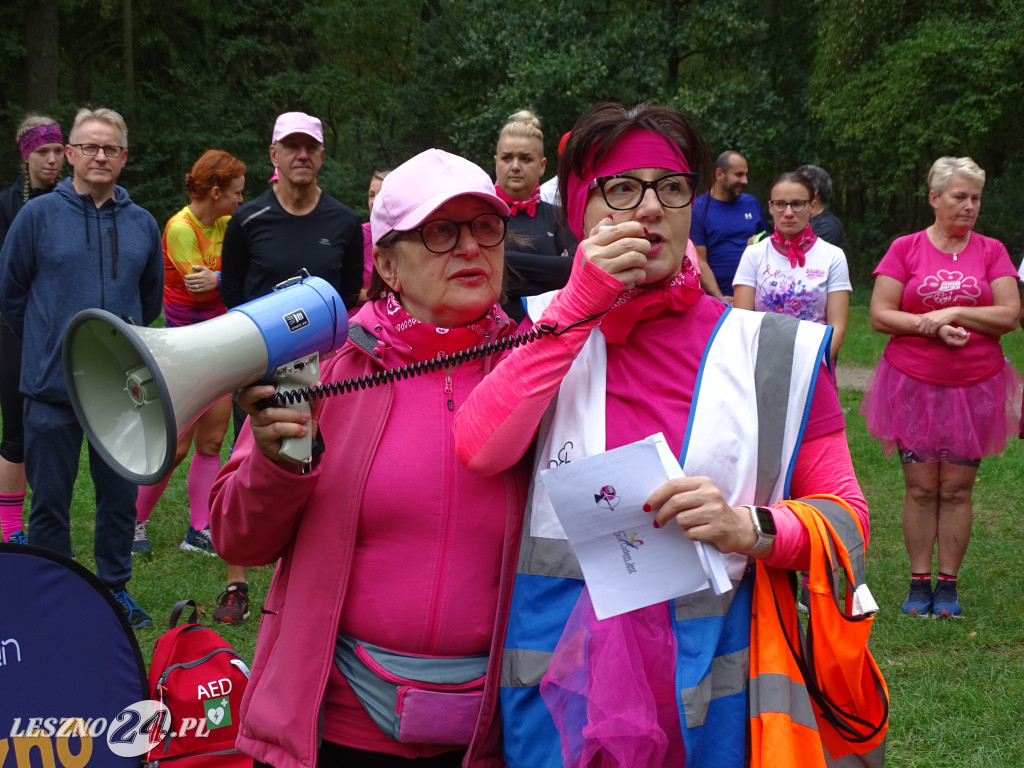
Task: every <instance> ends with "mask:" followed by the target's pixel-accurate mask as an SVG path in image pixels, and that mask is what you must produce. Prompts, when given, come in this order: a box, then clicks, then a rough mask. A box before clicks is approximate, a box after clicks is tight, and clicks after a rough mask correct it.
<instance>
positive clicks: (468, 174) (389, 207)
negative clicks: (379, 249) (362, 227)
mask: <svg viewBox="0 0 1024 768" xmlns="http://www.w3.org/2000/svg"><path fill="white" fill-rule="evenodd" d="M462 195H472V196H473V197H478V198H480V199H481V200H484V201H486V202H488V203H490V204H491V206H492V207H493V208H494V210H495V212H496V213H500V214H501V215H502V216H508V215H509V209H508V206H507V205H505V203H503V202H502V201H501V198H499V197H498V196H497V195H496V194H495V193H494V182H492V181H491V177H490V176H488V175H487V172H486V171H485V170H484V169H483V168H481V167H480V166H479V165H477V164H476V163H471V162H470V161H469V160H466V159H465V158H464V157H459V156H458V155H453V154H451V153H450V152H445V151H444V150H441V149H428V150H426V151H424V152H420V153H419V154H418V155H416V156H415V157H413V158H412V159H410V160H406V161H405V162H404V163H402V164H401V165H400V166H398V167H397V168H395V170H393V171H392V172H391V173H389V174H388V175H387V177H386V178H385V179H384V181H383V183H382V184H381V187H380V192H378V193H377V197H376V199H374V201H373V210H372V211H371V212H370V235H371V240H372V241H373V244H374V245H376V244H377V241H378V240H380V239H381V238H382V237H384V235H386V234H387V233H388V232H393V231H394V230H398V231H400V232H406V231H408V230H410V229H415V228H416V227H418V226H419V225H420V224H422V223H423V222H424V221H425V220H426V218H427V217H428V216H429V215H430V214H432V213H433V212H434V211H436V210H437V209H438V208H440V207H441V206H442V205H444V204H445V203H447V202H448V201H449V200H451V199H453V198H456V197H460V196H462Z"/></svg>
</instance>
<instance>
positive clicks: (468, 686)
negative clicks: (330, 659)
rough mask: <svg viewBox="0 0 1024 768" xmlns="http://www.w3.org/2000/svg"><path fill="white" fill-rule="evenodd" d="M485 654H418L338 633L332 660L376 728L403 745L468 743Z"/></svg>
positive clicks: (478, 703) (476, 714)
mask: <svg viewBox="0 0 1024 768" xmlns="http://www.w3.org/2000/svg"><path fill="white" fill-rule="evenodd" d="M487 661H488V655H487V654H480V655H477V656H418V655H413V654H408V653H399V652H398V651H392V650H389V649H387V648H382V647H380V646H379V645H373V644H372V643H365V642H363V641H361V640H356V639H355V638H353V637H349V636H348V635H343V634H340V633H339V634H338V642H337V644H336V646H335V650H334V662H335V664H337V665H338V669H340V670H341V672H342V674H343V675H345V679H346V680H348V684H349V685H350V686H351V687H352V690H353V692H354V693H355V695H356V698H358V699H359V703H360V704H362V705H363V708H364V709H365V710H366V711H367V713H368V714H369V715H370V717H371V718H373V721H374V722H375V723H376V724H377V725H378V727H379V728H380V729H381V730H382V731H383V732H384V733H386V734H387V735H388V736H390V737H391V738H392V739H395V740H397V741H401V742H403V743H406V744H455V745H465V744H469V742H470V740H471V739H472V737H473V731H474V729H475V727H476V722H477V719H478V717H479V715H480V706H481V704H482V702H483V688H484V679H485V678H486V676H487Z"/></svg>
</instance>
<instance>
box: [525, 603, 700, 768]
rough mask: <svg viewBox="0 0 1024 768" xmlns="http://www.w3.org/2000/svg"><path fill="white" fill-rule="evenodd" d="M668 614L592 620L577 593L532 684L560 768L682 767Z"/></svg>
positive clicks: (662, 610) (658, 609)
mask: <svg viewBox="0 0 1024 768" xmlns="http://www.w3.org/2000/svg"><path fill="white" fill-rule="evenodd" d="M675 668H676V641H675V635H674V634H673V632H672V624H671V619H670V617H669V607H668V605H667V604H666V603H658V604H657V605H652V606H649V607H647V608H641V609H639V610H636V611H630V612H629V613H625V614H622V615H620V616H612V617H611V618H607V619H604V620H598V618H597V616H595V615H594V607H593V604H592V603H591V602H590V592H589V591H588V590H587V589H586V588H585V587H584V589H583V593H582V594H581V595H580V598H579V600H578V601H577V603H576V607H575V609H574V610H573V612H572V615H571V616H570V618H569V621H568V623H567V624H566V627H565V630H564V631H563V632H562V637H561V639H560V640H559V641H558V645H557V646H556V647H555V652H554V654H553V656H552V658H551V663H550V665H549V666H548V671H547V673H546V674H545V675H544V677H543V678H542V679H541V682H540V695H541V698H542V699H543V700H544V703H545V704H546V705H547V707H548V710H549V711H550V712H551V717H552V719H553V720H554V723H555V727H556V728H558V731H559V735H560V736H561V742H562V761H563V765H564V766H565V767H566V768H594V766H600V768H637V767H638V766H658V765H679V766H681V765H683V763H685V762H686V748H685V747H684V746H683V733H682V728H681V726H680V724H679V710H678V708H677V704H676V695H675V685H674V681H675Z"/></svg>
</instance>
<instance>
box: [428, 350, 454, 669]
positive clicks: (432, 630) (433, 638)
mask: <svg viewBox="0 0 1024 768" xmlns="http://www.w3.org/2000/svg"><path fill="white" fill-rule="evenodd" d="M444 396H445V400H446V405H447V413H444V414H443V415H442V420H443V422H444V424H445V429H444V430H443V431H442V433H441V434H442V435H444V436H445V437H444V438H443V444H442V445H443V449H444V462H443V463H442V470H441V472H442V474H443V479H444V493H443V494H442V496H441V504H442V520H443V523H442V525H441V539H440V543H439V547H438V567H437V570H436V571H435V573H434V596H433V598H432V600H431V605H430V614H429V616H430V617H431V618H430V620H429V624H428V625H427V638H426V644H425V646H424V647H426V648H428V649H430V651H433V650H434V644H435V643H436V642H437V625H438V622H437V620H436V618H434V617H436V615H437V606H438V603H440V602H441V599H442V595H441V591H442V587H443V585H444V583H445V575H446V574H447V573H448V545H449V539H450V538H451V533H450V531H449V524H450V521H449V519H448V515H446V514H444V512H443V510H446V509H448V507H449V506H450V505H451V493H452V477H451V471H450V470H449V469H447V467H449V466H450V463H451V461H452V460H454V458H455V457H454V456H450V455H449V453H448V445H449V440H448V439H447V435H448V434H449V433H450V432H451V430H452V415H453V413H454V411H455V386H454V382H453V381H452V369H450V368H449V369H448V370H446V371H445V372H444Z"/></svg>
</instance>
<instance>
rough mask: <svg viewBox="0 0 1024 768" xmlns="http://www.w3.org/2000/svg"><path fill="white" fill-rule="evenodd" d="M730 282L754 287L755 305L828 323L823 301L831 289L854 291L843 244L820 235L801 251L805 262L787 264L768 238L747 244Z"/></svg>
mask: <svg viewBox="0 0 1024 768" xmlns="http://www.w3.org/2000/svg"><path fill="white" fill-rule="evenodd" d="M732 282H733V285H749V286H750V287H751V288H753V289H754V309H756V310H757V311H758V312H775V313H778V314H780V315H791V316H792V317H796V318H798V319H800V320H810V321H812V322H815V323H822V324H825V323H827V320H826V319H825V304H826V302H827V300H828V294H830V293H833V292H834V291H849V292H850V293H852V292H853V285H852V284H851V283H850V269H849V267H848V266H847V264H846V254H845V253H843V249H842V248H836V247H835V246H834V245H832V244H831V243H826V242H825V241H824V240H822V239H821V238H820V237H819V238H818V240H817V241H816V242H815V243H814V245H812V246H811V248H810V250H808V251H807V252H806V253H805V254H804V266H802V267H791V266H789V258H787V256H786V254H784V253H779V252H778V250H776V248H775V246H774V245H772V243H771V240H770V238H767V237H766V238H764V239H763V240H761V241H760V242H757V243H754V244H753V245H748V246H747V248H746V250H744V251H743V257H742V258H741V259H740V265H739V267H738V268H737V269H736V277H734V278H733V281H732Z"/></svg>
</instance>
